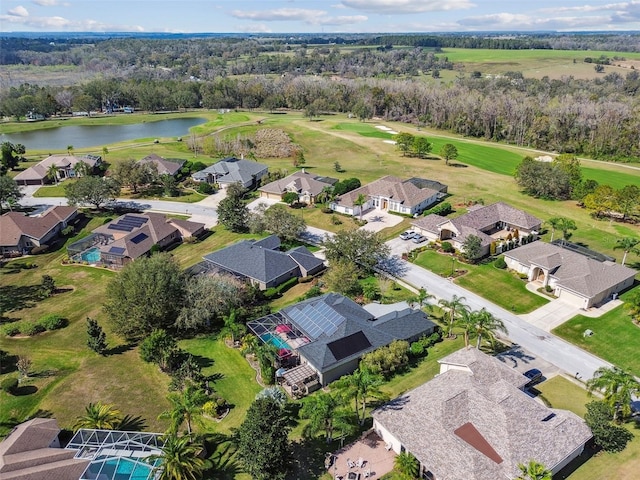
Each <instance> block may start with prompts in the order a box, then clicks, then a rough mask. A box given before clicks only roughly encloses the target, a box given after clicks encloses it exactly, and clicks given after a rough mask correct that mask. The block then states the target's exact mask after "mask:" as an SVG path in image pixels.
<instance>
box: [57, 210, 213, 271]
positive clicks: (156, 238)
mask: <svg viewBox="0 0 640 480" xmlns="http://www.w3.org/2000/svg"><path fill="white" fill-rule="evenodd" d="M204 230H205V228H204V224H202V223H198V222H191V221H188V220H179V219H175V218H167V217H166V216H165V215H162V214H160V213H151V212H147V213H127V214H126V215H122V216H120V217H118V218H116V219H115V220H112V221H110V222H108V223H106V224H104V225H101V226H100V227H98V228H96V229H95V230H93V232H91V235H89V236H87V237H84V238H82V239H80V240H78V241H77V242H75V243H73V244H71V245H69V246H68V247H67V252H68V253H69V258H71V259H73V260H75V261H85V262H88V263H90V264H92V265H102V266H106V267H109V268H122V267H123V266H124V265H126V264H127V263H129V262H131V261H133V260H135V259H137V258H139V257H141V256H143V255H149V253H150V252H151V249H152V248H154V246H155V245H157V246H158V247H159V248H161V249H162V248H166V247H168V246H169V245H171V244H173V243H176V242H180V241H182V240H183V239H184V238H187V237H198V236H200V235H202V234H203V233H204Z"/></svg>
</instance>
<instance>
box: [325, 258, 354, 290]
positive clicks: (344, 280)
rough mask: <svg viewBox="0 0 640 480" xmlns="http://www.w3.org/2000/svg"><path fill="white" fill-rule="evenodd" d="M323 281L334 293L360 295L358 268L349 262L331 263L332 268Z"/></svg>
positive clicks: (335, 261) (338, 261) (339, 260)
mask: <svg viewBox="0 0 640 480" xmlns="http://www.w3.org/2000/svg"><path fill="white" fill-rule="evenodd" d="M322 280H323V282H324V284H325V285H326V286H327V289H329V290H330V291H332V292H336V293H339V294H341V295H347V296H348V295H357V294H358V293H360V284H359V283H358V267H357V266H356V265H355V264H353V263H351V262H349V261H347V260H341V259H338V260H334V261H333V262H331V267H330V268H329V270H328V271H327V272H326V273H325V274H324V275H323V277H322Z"/></svg>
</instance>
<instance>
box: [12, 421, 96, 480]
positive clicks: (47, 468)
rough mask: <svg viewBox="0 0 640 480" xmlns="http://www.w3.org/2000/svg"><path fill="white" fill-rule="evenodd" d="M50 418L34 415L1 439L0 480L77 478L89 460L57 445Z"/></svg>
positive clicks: (66, 479) (54, 428)
mask: <svg viewBox="0 0 640 480" xmlns="http://www.w3.org/2000/svg"><path fill="white" fill-rule="evenodd" d="M59 434H60V428H59V427H58V423H57V422H56V421H55V420H54V419H53V418H34V419H32V420H29V421H27V422H24V423H21V424H20V425H18V426H16V427H15V428H14V429H13V430H12V431H11V433H9V436H8V437H7V438H5V439H4V440H3V441H2V442H0V478H2V480H78V479H79V478H80V477H81V475H82V472H83V471H84V470H85V468H86V467H87V465H88V464H89V462H88V461H87V460H85V459H82V458H74V456H75V452H71V451H69V450H64V449H63V448H62V447H61V445H60V439H59Z"/></svg>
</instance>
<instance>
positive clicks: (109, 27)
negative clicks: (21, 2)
mask: <svg viewBox="0 0 640 480" xmlns="http://www.w3.org/2000/svg"><path fill="white" fill-rule="evenodd" d="M18 8H22V7H16V8H15V9H13V10H17V9H18ZM24 11H25V12H26V9H24ZM8 13H9V15H0V23H6V24H7V25H8V24H11V25H15V26H16V29H25V28H26V29H29V28H30V29H36V30H44V31H54V32H55V31H66V32H143V31H144V28H143V27H141V26H139V25H114V24H109V23H102V22H98V21H97V20H91V19H86V20H80V21H74V20H69V19H67V18H64V17H58V16H52V17H34V16H28V13H27V16H18V15H15V14H13V15H12V14H11V11H10V12H8Z"/></svg>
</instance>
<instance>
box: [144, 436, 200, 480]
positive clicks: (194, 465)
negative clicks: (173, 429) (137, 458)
mask: <svg viewBox="0 0 640 480" xmlns="http://www.w3.org/2000/svg"><path fill="white" fill-rule="evenodd" d="M162 440H163V442H164V444H163V445H162V449H161V451H162V453H161V454H159V455H150V456H149V457H147V458H146V459H145V461H146V462H147V463H150V464H152V465H156V467H155V468H154V470H155V471H156V472H160V476H159V477H158V480H198V479H200V478H202V474H203V472H204V471H205V470H206V469H207V468H209V467H210V466H211V463H210V462H209V461H208V460H205V459H204V458H201V457H200V452H201V451H202V447H201V446H200V445H197V444H194V443H191V440H190V439H189V437H178V436H176V435H173V434H168V435H165V436H164V437H162ZM158 461H159V462H158Z"/></svg>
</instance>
